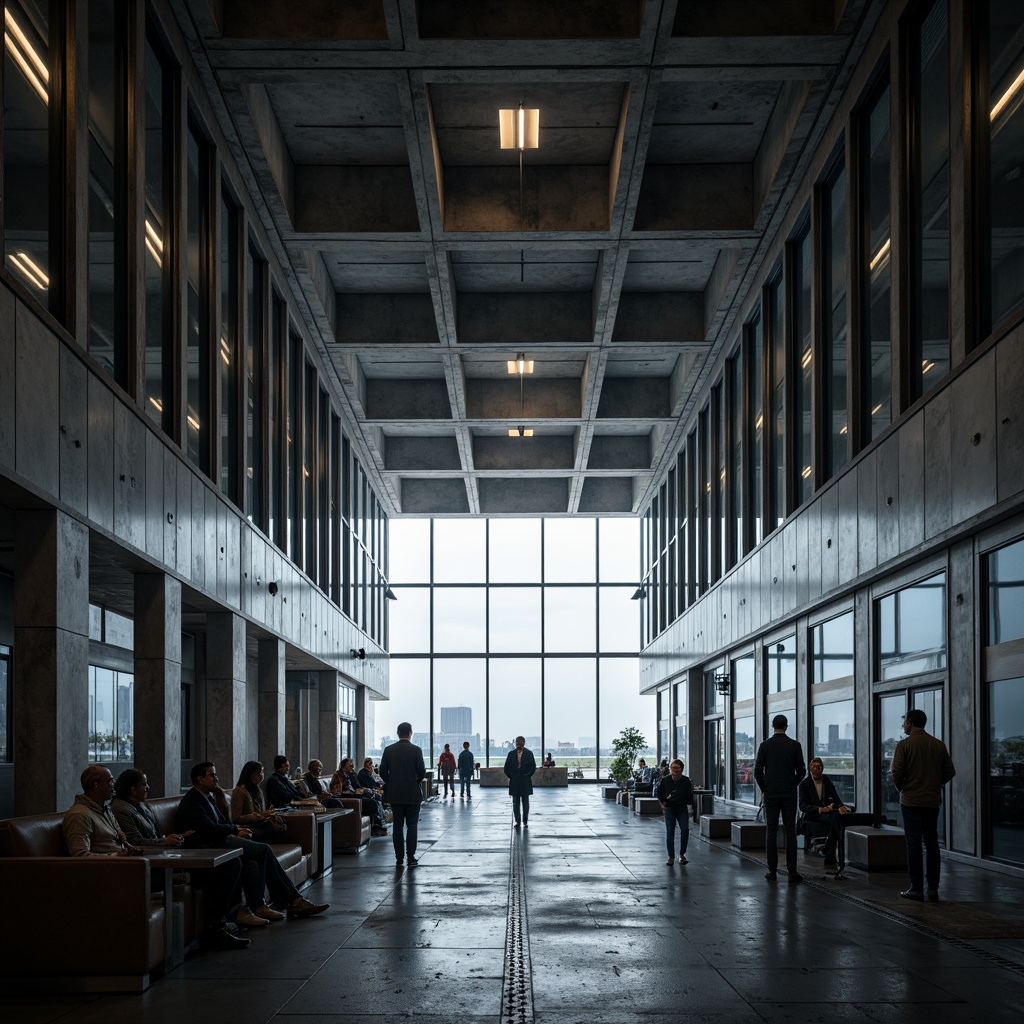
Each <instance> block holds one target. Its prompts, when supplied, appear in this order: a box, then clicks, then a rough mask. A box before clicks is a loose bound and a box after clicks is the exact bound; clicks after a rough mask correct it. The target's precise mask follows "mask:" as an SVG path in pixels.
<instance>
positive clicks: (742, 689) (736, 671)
mask: <svg viewBox="0 0 1024 1024" xmlns="http://www.w3.org/2000/svg"><path fill="white" fill-rule="evenodd" d="M732 699H733V700H734V701H736V702H739V701H742V700H753V699H754V656H753V654H748V655H746V656H744V657H742V658H733V659H732Z"/></svg>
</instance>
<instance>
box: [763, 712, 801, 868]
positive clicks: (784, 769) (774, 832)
mask: <svg viewBox="0 0 1024 1024" xmlns="http://www.w3.org/2000/svg"><path fill="white" fill-rule="evenodd" d="M788 727H789V720H788V719H787V718H786V716H785V715H776V716H775V717H774V718H773V719H772V732H773V735H772V736H770V737H769V738H768V739H766V740H765V741H764V743H762V744H761V746H760V747H758V748H757V760H756V761H755V762H754V779H755V780H756V781H757V784H758V786H760V787H761V792H762V793H763V794H764V824H765V852H766V853H767V856H768V872H767V873H766V874H765V876H764V877H765V878H767V879H768V881H769V882H774V881H775V880H776V879H777V878H778V870H779V846H778V832H779V815H780V814H781V815H782V824H783V825H784V826H785V828H786V869H787V871H788V873H789V880H790V881H791V882H802V881H803V875H801V874H800V873H799V872H798V871H797V869H796V790H797V786H799V785H800V780H801V779H802V778H803V777H804V770H805V768H806V765H805V764H804V752H803V748H802V747H801V746H800V744H799V743H797V741H796V740H791V739H790V738H789V737H788V736H787V735H786V729H787V728H788Z"/></svg>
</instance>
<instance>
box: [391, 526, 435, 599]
mask: <svg viewBox="0 0 1024 1024" xmlns="http://www.w3.org/2000/svg"><path fill="white" fill-rule="evenodd" d="M390 531H391V536H390V553H391V575H390V577H389V580H390V582H391V583H393V584H394V583H429V582H430V520H429V519H392V520H391V523H390Z"/></svg>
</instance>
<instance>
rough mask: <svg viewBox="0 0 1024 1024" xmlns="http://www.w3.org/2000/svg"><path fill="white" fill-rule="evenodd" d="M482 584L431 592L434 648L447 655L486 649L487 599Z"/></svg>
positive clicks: (443, 588)
mask: <svg viewBox="0 0 1024 1024" xmlns="http://www.w3.org/2000/svg"><path fill="white" fill-rule="evenodd" d="M485 598H486V592H485V591H484V589H483V588H481V587H438V588H437V589H436V590H435V591H434V650H435V651H443V652H444V653H446V654H455V653H459V652H475V651H481V652H482V651H485V650H486V649H487V602H486V600H485Z"/></svg>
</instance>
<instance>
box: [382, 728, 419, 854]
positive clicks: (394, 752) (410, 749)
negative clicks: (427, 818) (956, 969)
mask: <svg viewBox="0 0 1024 1024" xmlns="http://www.w3.org/2000/svg"><path fill="white" fill-rule="evenodd" d="M411 737H412V726H411V725H410V724H409V723H408V722H402V723H401V725H399V727H398V742H397V743H392V744H391V745H390V746H387V747H385V748H384V753H383V754H382V755H381V759H380V768H379V769H378V770H379V772H380V777H381V778H382V779H383V780H384V785H385V786H386V787H387V788H386V790H385V793H386V794H387V799H388V803H389V804H391V840H392V842H393V843H394V844H395V860H396V862H397V863H398V865H399V866H401V865H402V863H403V861H404V860H405V859H406V858H408V860H409V866H410V867H415V866H416V864H417V863H418V861H417V860H416V838H417V834H418V831H419V823H420V804H421V803H422V802H423V785H422V783H423V780H424V779H425V778H426V777H427V766H426V763H425V762H424V760H423V750H422V749H421V748H420V747H417V746H416V744H415V743H413V742H412V738H411ZM403 833H404V836H403Z"/></svg>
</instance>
